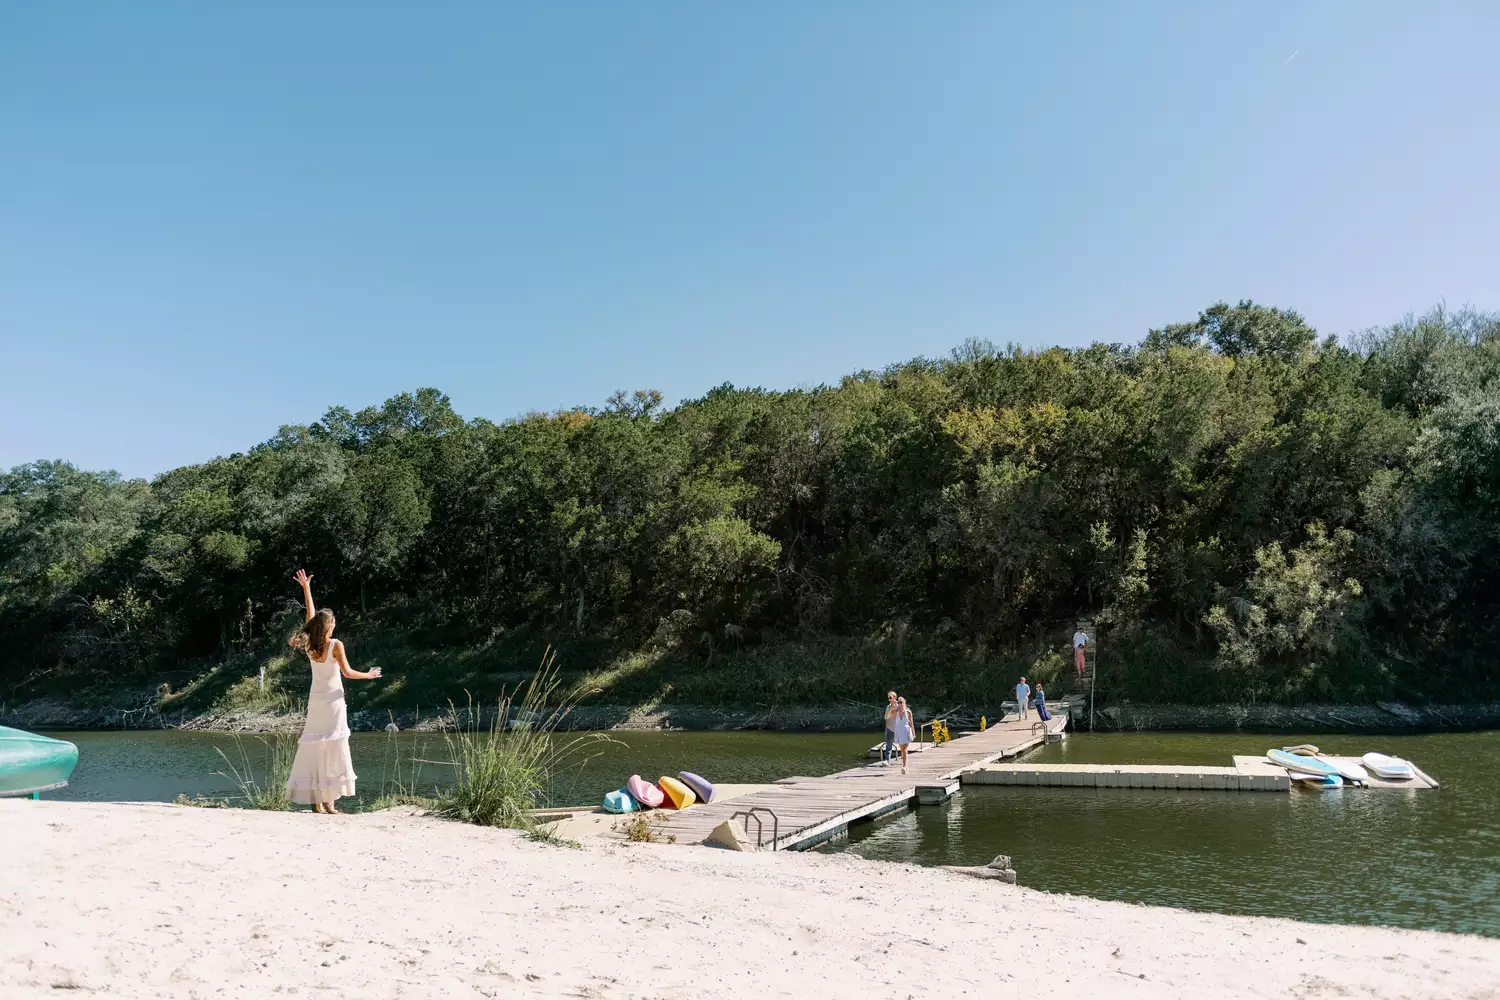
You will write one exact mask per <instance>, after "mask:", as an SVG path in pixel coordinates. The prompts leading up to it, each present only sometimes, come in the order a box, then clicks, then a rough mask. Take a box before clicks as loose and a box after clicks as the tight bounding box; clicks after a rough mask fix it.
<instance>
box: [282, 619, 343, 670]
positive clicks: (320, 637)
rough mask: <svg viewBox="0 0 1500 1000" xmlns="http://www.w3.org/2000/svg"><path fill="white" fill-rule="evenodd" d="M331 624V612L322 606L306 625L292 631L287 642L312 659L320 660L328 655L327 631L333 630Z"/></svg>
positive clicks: (332, 621)
mask: <svg viewBox="0 0 1500 1000" xmlns="http://www.w3.org/2000/svg"><path fill="white" fill-rule="evenodd" d="M333 624H334V618H333V612H332V611H329V610H328V609H327V608H323V609H321V610H320V611H319V612H318V613H317V614H315V615H313V616H312V618H311V619H310V620H309V621H308V622H307V624H306V625H303V626H302V627H301V628H299V629H298V630H297V631H295V632H293V633H292V637H291V638H290V639H288V640H287V644H288V645H289V646H292V647H293V648H295V649H300V650H302V651H303V652H305V653H306V654H307V655H308V656H310V657H312V658H313V659H314V660H321V659H322V658H323V657H325V656H327V655H328V633H329V632H332V631H333Z"/></svg>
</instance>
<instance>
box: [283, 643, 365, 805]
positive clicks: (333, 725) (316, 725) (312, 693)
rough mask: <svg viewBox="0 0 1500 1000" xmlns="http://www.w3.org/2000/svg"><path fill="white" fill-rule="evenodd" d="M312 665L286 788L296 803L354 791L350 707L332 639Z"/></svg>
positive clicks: (331, 799)
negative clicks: (305, 714)
mask: <svg viewBox="0 0 1500 1000" xmlns="http://www.w3.org/2000/svg"><path fill="white" fill-rule="evenodd" d="M308 662H309V663H311V664H312V688H311V689H310V690H309V691H308V692H307V722H306V723H305V724H304V725H303V727H302V738H301V739H299V740H298V741H297V757H296V759H295V760H293V761H292V774H291V777H289V778H287V781H286V790H287V794H288V795H289V796H291V799H292V801H293V802H296V803H298V804H300V805H312V804H313V803H315V802H322V803H324V804H328V803H332V802H333V800H334V799H337V798H340V797H341V796H344V795H353V794H354V778H355V774H354V761H353V759H352V758H350V756H349V709H348V706H346V705H345V704H344V682H343V680H342V679H341V678H340V676H339V663H338V660H336V659H335V658H334V656H333V640H331V639H330V640H329V642H328V651H327V652H326V653H325V654H324V656H323V659H321V660H314V659H313V658H312V657H311V656H308Z"/></svg>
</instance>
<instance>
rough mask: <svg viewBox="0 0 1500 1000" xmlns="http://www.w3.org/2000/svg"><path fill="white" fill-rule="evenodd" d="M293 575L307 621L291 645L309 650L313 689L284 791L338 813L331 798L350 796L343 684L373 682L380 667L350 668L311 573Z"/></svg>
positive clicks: (297, 799)
mask: <svg viewBox="0 0 1500 1000" xmlns="http://www.w3.org/2000/svg"><path fill="white" fill-rule="evenodd" d="M294 579H295V580H296V581H297V582H298V583H299V584H301V585H302V601H303V603H304V604H306V605H307V621H306V623H305V624H303V626H302V627H301V628H300V629H298V630H297V631H296V632H294V633H292V638H291V640H290V641H291V644H292V646H294V647H296V648H297V649H300V650H302V651H303V652H305V653H306V654H307V659H308V660H309V662H310V663H311V664H312V687H311V689H309V691H308V692H307V722H306V723H304V724H303V726H302V738H301V739H300V740H298V741H297V757H296V759H295V760H293V761H292V774H291V777H289V778H287V781H286V790H287V795H288V796H290V797H291V800H292V801H293V802H295V803H298V804H299V805H311V806H312V807H313V812H317V813H329V814H331V815H335V816H336V815H339V810H338V808H337V807H336V806H335V805H334V802H335V801H337V800H338V799H339V798H341V797H343V796H345V795H353V794H354V778H355V775H354V761H353V759H352V758H351V757H350V756H349V709H348V707H347V706H346V705H345V704H344V684H343V681H342V680H340V679H339V678H340V675H343V676H344V677H348V678H350V679H351V680H373V679H374V678H376V677H379V676H380V668H379V667H375V668H374V669H373V670H369V671H364V672H361V671H358V670H355V669H354V668H353V667H351V666H349V657H348V656H347V655H345V653H344V644H343V643H342V642H339V641H338V640H337V639H335V638H334V637H333V626H334V624H335V621H334V617H333V612H332V611H329V610H328V609H327V608H324V609H323V610H322V611H318V610H317V609H316V608H314V607H313V596H312V577H310V576H308V575H307V573H306V572H305V571H303V570H300V569H299V570H298V571H297V575H296V577H294Z"/></svg>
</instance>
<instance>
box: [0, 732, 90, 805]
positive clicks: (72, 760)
mask: <svg viewBox="0 0 1500 1000" xmlns="http://www.w3.org/2000/svg"><path fill="white" fill-rule="evenodd" d="M77 764H78V748H77V747H75V746H74V745H73V744H71V743H68V742H67V741H65V740H54V739H52V738H51V737H47V736H38V735H36V734H35V733H26V732H22V731H21V730H19V729H10V728H8V727H6V726H0V795H32V794H34V793H36V792H47V791H51V790H52V789H54V788H61V787H62V786H64V785H66V784H67V783H68V779H69V778H71V777H72V776H73V768H74V767H75V766H76V765H77Z"/></svg>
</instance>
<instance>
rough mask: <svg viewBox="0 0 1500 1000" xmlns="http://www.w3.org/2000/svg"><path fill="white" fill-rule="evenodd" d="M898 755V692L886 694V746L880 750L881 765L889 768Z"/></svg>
mask: <svg viewBox="0 0 1500 1000" xmlns="http://www.w3.org/2000/svg"><path fill="white" fill-rule="evenodd" d="M895 755H896V692H894V691H887V692H886V693H885V746H883V747H881V748H880V764H881V766H882V767H889V766H890V764H891V758H892V757H894V756H895Z"/></svg>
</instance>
